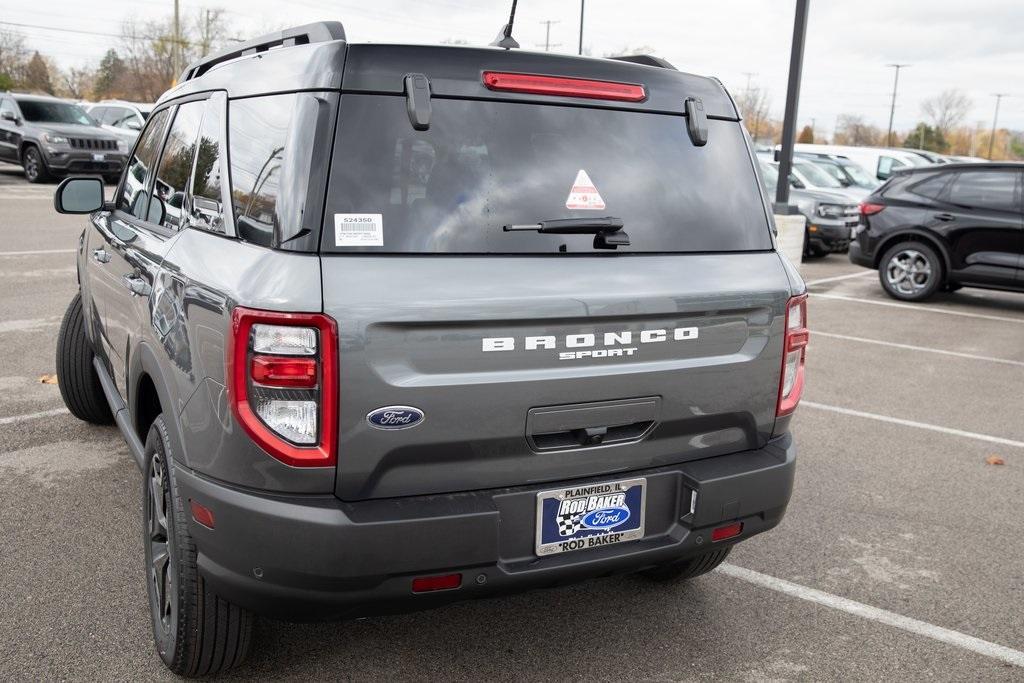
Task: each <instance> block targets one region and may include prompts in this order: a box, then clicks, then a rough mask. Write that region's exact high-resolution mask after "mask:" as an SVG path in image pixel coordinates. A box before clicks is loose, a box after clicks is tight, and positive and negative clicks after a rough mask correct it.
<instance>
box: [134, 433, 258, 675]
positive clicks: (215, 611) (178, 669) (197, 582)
mask: <svg viewBox="0 0 1024 683" xmlns="http://www.w3.org/2000/svg"><path fill="white" fill-rule="evenodd" d="M170 444H171V442H170V439H169V438H168V436H167V425H166V423H165V422H164V418H163V415H159V416H157V418H156V419H155V420H154V421H153V425H152V426H151V427H150V428H149V435H148V436H147V438H146V450H145V471H144V475H145V476H144V477H143V483H142V521H143V527H142V528H143V544H144V546H145V567H146V592H147V595H148V598H149V599H148V602H149V612H150V617H151V619H150V621H151V623H152V625H153V639H154V641H155V644H156V650H157V654H159V655H160V659H161V660H162V661H163V663H164V664H165V665H166V666H167V668H168V669H170V670H171V671H173V672H174V673H176V674H178V675H179V676H185V677H188V678H193V677H199V676H213V675H216V674H219V673H221V672H224V671H227V670H228V669H231V668H233V667H236V666H238V665H239V664H241V663H242V662H243V661H245V658H246V656H247V655H248V653H249V643H250V641H251V639H252V625H253V616H252V614H251V613H250V612H249V611H247V610H245V609H243V608H241V607H239V606H237V605H234V604H232V603H230V602H228V601H227V600H225V599H223V598H221V597H219V596H217V595H216V594H215V593H213V592H212V591H211V590H210V589H209V588H208V587H207V585H206V582H205V581H204V580H203V577H202V575H201V574H200V573H199V568H198V565H197V561H196V546H195V542H194V541H193V539H192V536H191V534H189V531H188V517H186V514H187V513H186V512H185V505H184V501H183V500H182V498H181V496H180V495H179V493H178V487H177V484H176V483H175V481H174V468H173V467H172V466H171V461H172V459H173V455H172V452H171V445H170ZM161 558H162V559H161Z"/></svg>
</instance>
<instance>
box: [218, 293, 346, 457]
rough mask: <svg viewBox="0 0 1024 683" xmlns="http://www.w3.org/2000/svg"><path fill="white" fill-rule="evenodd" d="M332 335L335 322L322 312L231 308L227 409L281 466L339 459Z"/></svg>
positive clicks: (335, 346) (335, 360)
mask: <svg viewBox="0 0 1024 683" xmlns="http://www.w3.org/2000/svg"><path fill="white" fill-rule="evenodd" d="M337 339H338V332H337V326H336V325H335V323H334V321H333V320H332V319H331V318H328V317H327V316H325V315H323V314H320V313H276V312H273V311H258V310H254V309H250V308H243V307H241V306H239V307H237V308H235V310H234V313H233V314H232V334H231V342H230V344H229V349H228V375H229V377H230V386H229V400H230V402H231V409H232V411H233V412H234V415H235V419H236V420H237V421H238V423H239V424H240V425H242V428H243V429H245V431H246V433H247V434H248V435H249V436H250V437H251V438H252V439H253V440H254V441H255V442H256V443H257V444H258V445H259V446H260V447H261V448H262V449H263V450H265V451H266V452H267V453H269V454H270V455H271V456H273V457H274V458H276V459H278V460H280V461H281V462H283V463H285V464H287V465H291V466H293V467H329V466H333V465H334V464H335V463H336V462H337V455H336V447H337V400H338V397H337V393H338V389H337V377H338V367H337V348H338V342H337Z"/></svg>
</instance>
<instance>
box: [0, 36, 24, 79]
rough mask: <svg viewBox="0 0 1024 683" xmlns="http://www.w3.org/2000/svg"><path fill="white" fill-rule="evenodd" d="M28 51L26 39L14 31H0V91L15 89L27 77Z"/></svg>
mask: <svg viewBox="0 0 1024 683" xmlns="http://www.w3.org/2000/svg"><path fill="white" fill-rule="evenodd" d="M27 64H28V50H27V49H25V39H24V38H23V37H22V36H21V34H18V33H14V32H13V31H3V30H0V90H6V89H9V88H13V87H14V86H15V84H17V83H20V82H21V80H22V79H23V78H24V76H25V66H26V65H27Z"/></svg>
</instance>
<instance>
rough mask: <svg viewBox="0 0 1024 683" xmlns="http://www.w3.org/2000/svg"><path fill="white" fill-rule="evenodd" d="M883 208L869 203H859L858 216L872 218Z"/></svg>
mask: <svg viewBox="0 0 1024 683" xmlns="http://www.w3.org/2000/svg"><path fill="white" fill-rule="evenodd" d="M884 208H885V205H884V204H872V203H871V202H861V203H860V215H861V216H874V215H875V214H876V213H878V212H879V211H881V210H882V209H884Z"/></svg>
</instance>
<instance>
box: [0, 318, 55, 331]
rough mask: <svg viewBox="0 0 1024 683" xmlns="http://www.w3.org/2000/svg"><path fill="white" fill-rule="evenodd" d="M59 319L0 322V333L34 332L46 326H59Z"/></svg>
mask: <svg viewBox="0 0 1024 683" xmlns="http://www.w3.org/2000/svg"><path fill="white" fill-rule="evenodd" d="M59 324H60V318H57V317H54V318H31V319H28V320H3V321H0V332H34V331H35V330H38V329H39V328H41V327H47V326H48V325H59Z"/></svg>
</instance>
